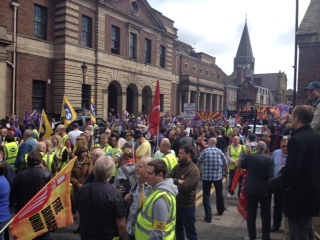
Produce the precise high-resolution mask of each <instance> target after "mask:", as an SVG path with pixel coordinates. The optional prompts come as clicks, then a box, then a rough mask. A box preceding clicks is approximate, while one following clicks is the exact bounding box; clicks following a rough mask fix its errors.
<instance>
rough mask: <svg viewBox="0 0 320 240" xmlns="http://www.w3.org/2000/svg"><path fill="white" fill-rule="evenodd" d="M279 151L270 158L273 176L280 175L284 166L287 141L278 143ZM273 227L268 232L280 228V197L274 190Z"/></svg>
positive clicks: (277, 190)
mask: <svg viewBox="0 0 320 240" xmlns="http://www.w3.org/2000/svg"><path fill="white" fill-rule="evenodd" d="M280 147H281V149H277V150H275V151H274V152H273V155H272V158H273V162H274V176H275V177H278V176H280V175H281V173H280V171H281V168H283V167H284V166H285V164H286V160H287V155H288V148H287V147H288V139H287V138H283V139H282V140H281V143H280ZM273 204H274V206H273V225H272V227H271V228H270V232H276V231H278V230H279V228H280V227H281V221H282V196H281V190H280V189H275V190H274V191H273Z"/></svg>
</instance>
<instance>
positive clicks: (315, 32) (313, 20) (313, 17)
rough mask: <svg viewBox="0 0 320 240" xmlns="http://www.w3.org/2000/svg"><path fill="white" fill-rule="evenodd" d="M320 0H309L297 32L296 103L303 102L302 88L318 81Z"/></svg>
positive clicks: (319, 71)
mask: <svg viewBox="0 0 320 240" xmlns="http://www.w3.org/2000/svg"><path fill="white" fill-rule="evenodd" d="M319 33H320V0H311V2H310V4H309V7H308V9H307V12H306V13H305V15H304V18H303V20H302V22H301V24H300V26H299V29H298V32H297V43H298V45H299V69H298V87H297V104H303V103H305V101H306V99H307V95H306V93H305V91H304V88H305V87H307V86H308V85H309V83H311V82H313V81H318V82H319V81H320V35H319Z"/></svg>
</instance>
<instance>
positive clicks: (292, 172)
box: [276, 125, 320, 217]
mask: <svg viewBox="0 0 320 240" xmlns="http://www.w3.org/2000/svg"><path fill="white" fill-rule="evenodd" d="M281 172H282V175H281V176H280V177H278V178H277V179H276V185H279V186H280V187H281V188H282V193H283V207H284V213H285V215H286V216H287V217H302V216H318V215H319V213H320V135H319V134H318V133H316V132H314V131H312V130H311V127H310V125H307V126H304V127H301V128H299V129H296V130H294V131H293V132H292V133H291V138H290V139H289V142H288V157H287V161H286V165H285V167H284V168H283V169H282V171H281Z"/></svg>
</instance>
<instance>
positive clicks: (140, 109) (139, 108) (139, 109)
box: [137, 92, 154, 115]
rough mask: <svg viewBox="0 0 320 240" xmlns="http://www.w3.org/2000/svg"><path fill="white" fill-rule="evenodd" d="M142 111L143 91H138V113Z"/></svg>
mask: <svg viewBox="0 0 320 240" xmlns="http://www.w3.org/2000/svg"><path fill="white" fill-rule="evenodd" d="M152 99H154V96H153V97H152ZM139 113H142V93H140V92H139V93H138V113H137V115H138V114H139Z"/></svg>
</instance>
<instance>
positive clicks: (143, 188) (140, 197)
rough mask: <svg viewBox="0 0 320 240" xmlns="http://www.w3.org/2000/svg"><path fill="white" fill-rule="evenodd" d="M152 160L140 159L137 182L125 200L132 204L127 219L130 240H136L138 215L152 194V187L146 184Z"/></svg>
mask: <svg viewBox="0 0 320 240" xmlns="http://www.w3.org/2000/svg"><path fill="white" fill-rule="evenodd" d="M151 160H152V158H151V157H142V158H141V159H140V163H138V164H137V165H138V169H137V173H136V179H137V181H136V183H135V184H134V185H133V187H132V188H131V190H130V192H129V193H128V194H127V195H126V196H125V198H124V200H125V202H126V203H131V205H130V210H129V215H128V219H127V233H128V240H135V226H136V223H137V217H138V214H139V212H140V210H141V209H142V206H143V204H144V203H145V202H146V200H147V198H148V197H149V196H150V194H151V193H152V186H151V185H148V184H147V182H146V172H147V164H148V163H149V162H150V161H151ZM137 240H138V239H137Z"/></svg>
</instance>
